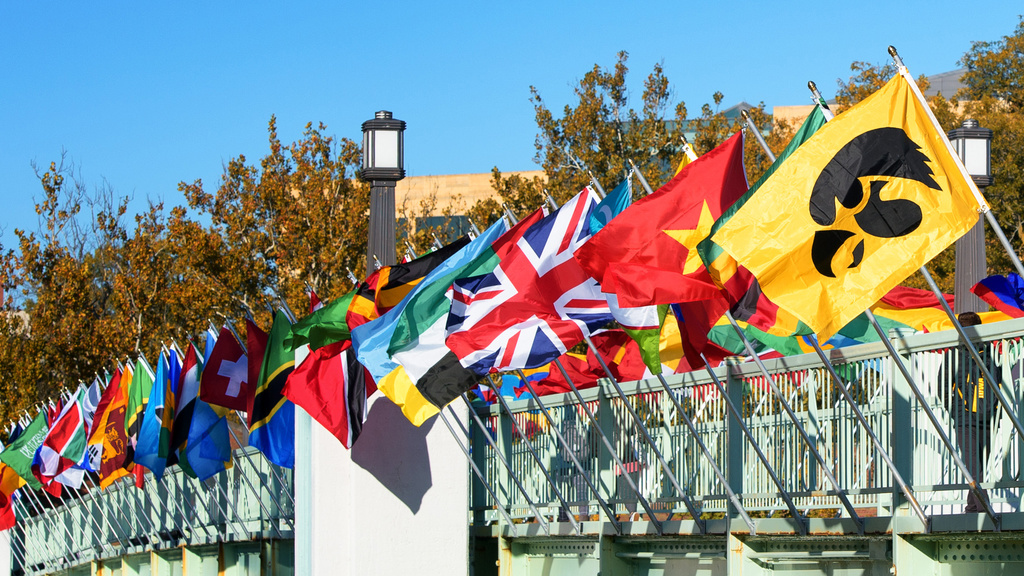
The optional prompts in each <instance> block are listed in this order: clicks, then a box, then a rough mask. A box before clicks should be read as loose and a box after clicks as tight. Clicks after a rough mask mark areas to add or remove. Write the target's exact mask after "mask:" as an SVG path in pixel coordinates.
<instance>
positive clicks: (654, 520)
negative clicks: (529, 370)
mask: <svg viewBox="0 0 1024 576" xmlns="http://www.w3.org/2000/svg"><path fill="white" fill-rule="evenodd" d="M555 367H556V368H558V371H559V372H561V373H562V377H563V378H565V381H566V382H567V383H568V384H569V388H570V389H571V390H572V392H573V394H574V395H575V396H576V401H577V402H579V405H580V406H582V407H583V411H584V412H585V413H586V414H587V419H588V420H589V421H590V425H591V426H593V429H594V430H597V433H598V434H599V435H600V436H601V441H602V442H604V447H605V448H606V449H607V450H608V453H609V454H610V455H611V457H612V460H614V461H615V465H616V466H618V467H619V470H622V472H623V474H622V478H623V479H625V480H626V484H627V485H628V486H629V488H630V489H631V490H632V491H633V492H634V493H635V494H636V497H637V498H639V499H640V505H641V506H643V507H644V510H646V511H647V516H648V517H649V518H650V519H651V522H652V523H653V524H654V526H655V527H656V528H657V529H658V534H659V535H661V534H663V527H662V524H661V522H660V521H659V520H658V519H657V518H656V517H655V516H654V509H653V508H652V507H651V504H650V502H648V501H647V498H646V497H644V495H643V494H642V493H641V492H640V487H639V486H637V485H636V482H635V481H634V480H633V477H632V476H630V475H629V474H628V473H626V465H625V464H623V463H622V459H621V458H619V453H618V450H616V449H615V446H614V445H612V441H611V440H610V439H609V438H608V435H607V434H605V433H604V430H602V429H601V425H600V424H599V423H598V422H597V417H596V416H594V412H593V411H592V410H591V409H590V407H589V406H587V403H586V401H585V400H584V399H583V395H582V394H580V391H579V389H578V388H576V384H575V383H574V382H573V381H572V378H570V377H569V373H568V372H567V371H566V370H565V366H563V365H562V361H561V360H560V359H558V358H555ZM530 393H531V394H533V395H534V396H536V395H537V393H536V392H534V391H533V389H532V388H531V390H530ZM610 521H611V522H612V523H613V524H618V520H617V519H616V517H615V516H614V515H613V516H610Z"/></svg>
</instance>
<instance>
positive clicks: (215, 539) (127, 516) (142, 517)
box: [9, 447, 295, 575]
mask: <svg viewBox="0 0 1024 576" xmlns="http://www.w3.org/2000/svg"><path fill="white" fill-rule="evenodd" d="M233 462H234V465H233V467H232V468H230V469H229V470H226V471H225V472H222V473H220V474H218V475H216V476H214V477H212V478H210V479H209V480H207V481H205V482H201V481H199V480H196V479H191V478H188V477H187V476H185V475H183V474H182V472H181V469H180V468H178V467H177V466H174V467H171V468H169V469H167V471H166V473H165V474H164V477H163V479H162V480H160V481H159V482H157V481H155V480H154V479H153V476H152V475H148V476H147V477H146V478H145V484H144V485H143V487H142V488H137V487H136V486H135V485H134V477H133V476H130V477H128V478H125V479H122V480H119V481H117V482H115V483H114V484H113V485H112V486H110V487H108V488H107V489H106V490H100V489H99V488H98V487H92V488H90V489H85V488H83V490H82V491H80V492H79V493H77V494H75V493H69V492H68V491H67V490H65V491H64V494H63V495H62V498H60V499H55V498H53V497H49V496H46V495H42V494H40V493H36V494H33V495H28V494H26V495H23V496H22V497H21V499H19V500H16V501H15V513H16V514H17V515H18V522H17V525H16V526H15V527H14V528H12V529H11V532H10V534H9V537H10V541H11V547H12V561H13V564H14V567H15V568H16V569H22V570H24V573H25V574H29V575H33V574H49V573H53V572H56V571H59V570H68V569H72V568H74V567H76V566H83V565H88V564H90V563H93V562H98V561H100V562H101V561H104V560H107V559H113V558H120V557H132V556H133V555H138V554H148V553H149V552H150V551H160V550H172V549H175V548H178V547H184V546H190V547H191V546H204V545H208V544H215V543H225V542H250V541H264V540H287V539H291V538H293V537H294V532H293V528H292V524H293V518H294V514H295V510H294V506H293V503H292V502H293V500H292V497H291V495H292V494H294V488H293V485H292V471H291V470H288V469H282V468H276V467H275V469H272V468H271V466H273V465H272V464H271V463H270V462H268V461H267V460H266V458H264V457H263V455H262V454H261V453H259V452H258V451H257V450H256V449H254V448H251V447H246V448H241V449H238V450H236V451H235V452H234V458H233ZM28 498H34V499H36V500H33V501H31V502H30V501H29V500H27V499H28ZM145 557H146V558H148V556H145Z"/></svg>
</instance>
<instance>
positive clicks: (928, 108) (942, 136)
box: [889, 46, 1024, 276]
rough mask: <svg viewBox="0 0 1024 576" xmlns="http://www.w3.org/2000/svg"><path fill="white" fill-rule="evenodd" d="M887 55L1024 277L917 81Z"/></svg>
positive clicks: (900, 61)
mask: <svg viewBox="0 0 1024 576" xmlns="http://www.w3.org/2000/svg"><path fill="white" fill-rule="evenodd" d="M889 55H890V56H892V59H893V61H894V62H895V63H896V69H897V70H898V71H899V74H900V76H903V79H904V80H906V81H907V84H909V85H910V90H911V92H913V93H914V96H915V97H916V98H917V100H918V102H920V103H921V107H922V108H924V111H925V113H926V114H927V116H928V119H929V120H931V122H932V126H933V127H934V128H935V131H936V132H937V133H938V134H939V135H940V138H939V139H940V140H942V143H943V144H945V145H946V150H947V151H948V152H949V155H950V156H952V157H953V162H954V163H956V167H957V168H958V169H959V170H960V175H961V176H962V177H963V179H964V180H966V181H967V187H968V189H969V190H970V191H971V194H973V195H974V200H975V201H976V202H977V203H978V211H979V212H981V213H982V214H984V215H985V219H986V220H988V223H989V225H990V226H991V227H992V230H993V231H994V232H995V233H996V237H997V238H999V243H1000V244H1002V245H1003V248H1004V249H1005V250H1006V254H1007V255H1008V256H1009V257H1010V260H1011V261H1012V262H1013V265H1014V267H1015V268H1016V269H1017V273H1018V274H1020V275H1021V276H1024V265H1022V264H1021V262H1020V258H1018V257H1017V252H1016V251H1015V250H1014V249H1013V246H1011V245H1010V241H1009V240H1008V239H1007V238H1006V234H1005V233H1004V232H1003V228H1002V227H1001V226H1000V225H999V222H998V221H997V220H996V217H995V214H993V213H992V209H991V207H990V206H989V205H988V202H986V201H985V197H984V196H982V194H981V191H980V190H978V185H977V184H975V183H974V178H972V177H971V175H970V174H969V173H968V172H967V168H966V167H965V166H964V163H963V160H961V158H960V155H959V154H957V153H956V150H954V149H953V144H951V143H950V141H949V138H947V137H946V132H945V130H943V129H942V125H941V124H939V121H938V120H937V119H936V118H935V114H934V113H932V108H931V106H929V105H928V101H927V100H925V98H924V95H923V94H921V88H920V87H919V86H918V85H917V81H916V80H914V78H913V76H911V75H910V70H908V69H907V67H906V66H905V65H904V64H903V59H902V58H900V55H899V53H897V52H896V48H895V47H894V46H889Z"/></svg>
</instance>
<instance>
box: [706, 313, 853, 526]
mask: <svg viewBox="0 0 1024 576" xmlns="http://www.w3.org/2000/svg"><path fill="white" fill-rule="evenodd" d="M725 317H726V318H728V319H729V323H730V324H732V327H733V329H734V330H735V331H736V334H737V335H738V336H739V337H740V339H741V340H742V341H743V347H744V348H746V350H747V354H749V355H750V356H751V357H753V360H754V364H756V365H757V367H758V369H760V371H761V374H762V375H763V376H764V379H765V381H766V382H767V384H768V386H769V387H770V388H771V389H772V393H773V394H775V397H776V399H777V400H778V401H779V405H780V406H781V407H782V409H783V411H785V412H786V415H787V416H789V419H790V420H792V421H793V424H794V425H795V426H796V429H797V432H799V433H800V436H801V438H803V440H804V442H805V443H806V444H807V448H808V449H809V450H810V451H811V454H813V455H814V458H815V460H817V461H818V465H819V466H821V471H822V472H823V473H824V474H825V477H826V478H828V481H829V482H830V483H831V484H832V486H833V487H834V488H835V489H836V492H837V494H836V496H838V498H839V500H840V501H841V502H842V503H843V507H844V508H846V511H847V512H848V513H849V514H850V518H852V519H853V521H854V522H855V523H856V524H857V531H858V532H860V533H861V534H863V533H864V520H862V519H861V517H860V516H859V515H858V514H857V511H856V510H855V509H854V508H853V503H852V502H850V499H849V498H847V497H846V491H845V490H843V489H842V487H841V486H840V485H839V480H837V479H836V477H835V475H834V474H832V470H830V469H829V466H828V463H826V462H825V459H824V458H822V456H821V453H820V452H818V447H817V445H816V442H812V441H811V437H810V435H809V434H808V433H807V430H806V429H805V428H804V425H803V424H801V423H800V419H799V418H797V416H796V413H795V412H793V408H792V407H791V406H790V405H789V402H787V401H786V398H785V396H783V394H782V392H781V391H780V390H779V387H778V386H777V385H776V384H775V380H774V379H773V378H772V377H771V375H770V374H768V369H767V368H765V366H764V363H763V362H761V357H760V356H758V355H757V352H754V347H753V346H751V345H750V340H748V339H747V335H746V334H744V333H743V329H742V328H740V325H739V324H737V323H736V319H735V318H733V316H732V312H730V311H728V310H726V311H725Z"/></svg>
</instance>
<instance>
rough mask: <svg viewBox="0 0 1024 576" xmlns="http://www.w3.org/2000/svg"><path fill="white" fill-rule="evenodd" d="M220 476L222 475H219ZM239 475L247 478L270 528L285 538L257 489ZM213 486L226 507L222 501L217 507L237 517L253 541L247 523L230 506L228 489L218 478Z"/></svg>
mask: <svg viewBox="0 0 1024 576" xmlns="http://www.w3.org/2000/svg"><path fill="white" fill-rule="evenodd" d="M232 460H234V459H232ZM232 465H233V466H237V464H234V463H232ZM223 472H224V473H225V474H226V473H227V470H224V471H223ZM218 474H220V473H218ZM239 475H240V476H242V477H244V478H246V484H247V485H248V486H249V491H251V492H252V493H253V495H254V496H255V497H256V501H257V502H259V504H260V508H261V509H262V510H263V513H264V514H266V515H267V523H268V524H270V527H271V528H273V529H274V532H276V533H277V537H278V538H284V536H283V535H282V534H281V530H280V529H279V528H278V527H277V523H275V522H273V518H271V516H270V512H269V511H268V510H267V507H266V505H265V504H264V503H263V498H262V497H261V496H260V494H259V492H257V491H256V489H255V488H253V485H252V482H251V481H249V479H248V477H247V476H246V475H245V474H243V473H241V472H239ZM213 485H214V486H216V487H217V493H218V494H220V495H221V496H223V497H224V506H221V505H220V501H219V500H218V501H217V507H218V508H220V509H221V511H222V512H223V511H224V508H225V507H226V508H227V509H229V510H231V515H232V516H234V517H235V521H236V522H238V525H239V526H241V527H242V530H245V534H246V537H247V538H249V539H252V532H250V531H249V528H248V527H246V525H245V522H244V521H242V517H241V516H239V515H238V510H236V509H235V507H234V506H230V505H229V503H228V491H227V489H226V488H224V487H223V486H221V485H220V481H219V479H217V478H213ZM207 487H209V484H207ZM271 497H273V494H271ZM274 502H275V503H276V502H277V499H276V498H275V499H274ZM278 509H279V510H280V505H278ZM227 521H228V518H227V514H224V522H225V523H227ZM261 524H262V523H261ZM293 529H294V528H293ZM261 532H262V530H261ZM235 533H236V534H237V533H238V531H237V530H236V531H235ZM262 536H263V535H262V534H260V537H261V538H262Z"/></svg>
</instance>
